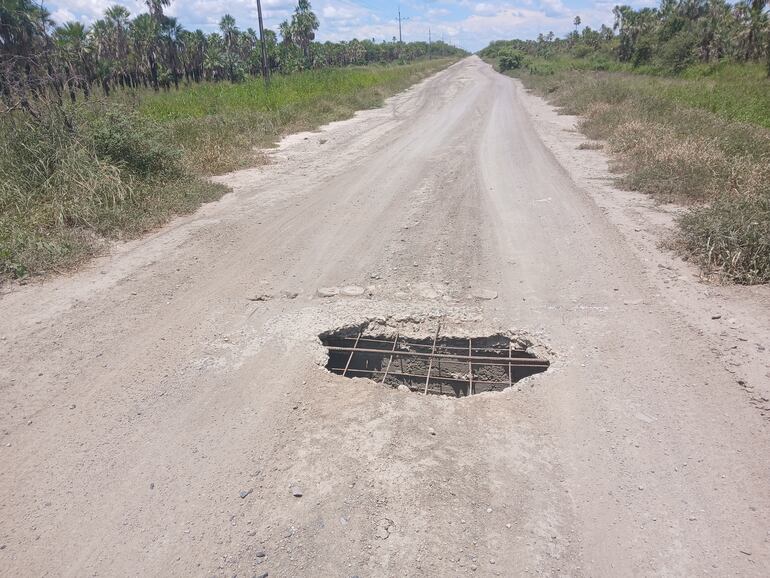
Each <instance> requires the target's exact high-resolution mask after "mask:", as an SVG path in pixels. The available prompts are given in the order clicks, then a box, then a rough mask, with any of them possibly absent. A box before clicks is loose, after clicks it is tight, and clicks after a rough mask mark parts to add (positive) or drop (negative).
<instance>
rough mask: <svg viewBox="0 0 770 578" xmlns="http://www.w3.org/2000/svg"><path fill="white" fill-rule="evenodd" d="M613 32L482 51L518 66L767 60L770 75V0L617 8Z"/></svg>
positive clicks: (686, 0)
mask: <svg viewBox="0 0 770 578" xmlns="http://www.w3.org/2000/svg"><path fill="white" fill-rule="evenodd" d="M613 15H614V17H615V22H614V26H613V27H612V28H610V27H608V26H605V25H602V27H601V28H600V29H599V30H594V29H592V28H590V27H585V28H583V29H582V31H581V30H579V26H580V24H581V21H580V17H576V18H575V22H574V24H575V30H574V31H572V32H570V33H569V34H568V35H567V36H566V37H565V38H556V37H555V35H554V34H553V33H548V34H547V35H543V34H540V35H539V36H538V38H537V40H529V41H522V40H512V41H498V42H493V43H492V44H490V45H489V46H488V47H487V48H485V49H484V51H482V54H484V55H486V56H490V57H498V58H501V59H504V63H501V64H503V67H505V68H517V67H518V66H521V65H522V63H523V58H524V56H526V55H529V56H536V57H541V58H549V57H550V56H553V55H554V54H559V53H561V54H571V55H573V56H577V57H581V58H592V59H595V60H596V61H597V64H600V63H601V60H602V59H612V60H616V61H618V62H622V63H629V64H630V65H633V66H644V65H650V66H657V67H659V68H662V69H665V70H668V71H671V72H675V73H676V72H680V71H681V70H683V69H685V68H687V67H688V66H691V65H693V64H697V63H707V64H713V63H718V62H721V61H733V62H760V61H764V62H765V63H766V66H767V71H768V75H770V17H769V16H768V0H740V1H739V2H736V3H735V4H730V3H728V2H726V1H725V0H662V2H661V4H660V6H659V7H658V8H641V9H639V10H634V9H633V8H631V7H630V6H615V8H614V9H613Z"/></svg>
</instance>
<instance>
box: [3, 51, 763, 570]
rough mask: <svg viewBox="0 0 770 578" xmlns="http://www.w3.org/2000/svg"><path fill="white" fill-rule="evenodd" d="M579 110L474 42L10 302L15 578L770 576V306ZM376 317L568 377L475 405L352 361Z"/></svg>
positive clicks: (7, 431)
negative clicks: (333, 350) (622, 174)
mask: <svg viewBox="0 0 770 578" xmlns="http://www.w3.org/2000/svg"><path fill="white" fill-rule="evenodd" d="M561 122H562V120H560V119H559V118H558V117H557V116H556V115H555V114H554V113H553V111H551V110H550V109H549V108H548V107H547V106H545V105H544V104H543V103H542V102H540V101H538V100H537V99H535V98H534V97H532V96H529V95H527V94H525V93H524V91H523V90H522V89H521V88H520V86H519V85H518V84H516V82H515V81H513V80H512V79H509V78H506V77H503V76H500V75H498V74H496V73H495V72H493V71H492V70H491V69H490V68H489V67H488V66H487V65H485V64H483V63H482V62H481V61H480V60H479V59H477V58H475V57H471V58H468V59H466V60H464V61H462V62H460V63H458V64H456V65H454V66H453V67H451V68H450V69H448V70H446V71H444V72H442V73H440V74H438V75H437V76H435V77H432V78H431V79H428V80H427V81H425V82H423V83H422V84H420V85H418V86H417V87H414V88H413V89H411V90H409V91H407V92H406V93H403V94H401V95H398V96H397V97H395V98H393V99H391V100H389V101H388V103H387V105H386V106H385V107H384V108H383V109H380V110H375V111H368V112H365V113H363V114H360V115H358V116H357V117H356V118H354V119H352V120H350V121H346V122H343V123H337V124H335V125H332V126H330V127H327V128H326V129H324V130H323V131H322V132H320V133H314V134H304V135H295V136H293V137H290V138H288V139H286V140H285V141H284V142H283V143H282V145H281V147H280V148H279V149H278V150H276V151H274V152H273V153H271V155H272V157H273V159H274V163H273V164H272V165H270V166H267V167H261V168H258V169H254V170H248V171H242V172H240V173H236V174H233V175H228V176H226V177H223V178H222V180H224V181H226V182H228V183H230V184H231V185H233V187H234V190H235V192H234V193H233V194H231V195H228V196H227V197H225V198H224V199H223V200H222V201H220V202H218V203H213V204H211V205H208V206H206V207H204V208H203V209H202V210H201V211H199V212H198V213H197V214H196V215H193V216H191V217H187V218H183V219H179V220H177V221H175V222H174V223H172V224H171V225H170V226H169V227H166V228H164V229H163V230H161V231H159V232H157V233H156V234H153V235H151V236H149V237H147V238H145V239H143V240H140V241H136V242H132V243H128V244H126V245H122V246H120V247H117V248H116V249H115V250H114V252H113V253H112V254H111V255H109V256H106V257H104V258H100V259H98V260H97V261H95V262H94V263H92V264H91V265H89V266H88V267H87V268H86V269H85V270H83V271H81V272H79V273H77V274H74V275H71V276H67V277H59V278H56V279H53V280H50V281H48V282H45V283H40V284H31V285H27V286H25V287H13V288H10V289H9V290H8V291H7V292H6V294H5V295H3V296H2V298H0V309H1V310H2V316H1V318H0V412H1V413H0V420H1V421H0V426H2V436H1V439H0V441H1V442H2V445H1V446H0V460H2V468H0V547H2V550H0V574H2V575H3V576H14V577H18V576H91V575H92V576H228V577H230V576H234V575H237V576H239V577H242V576H247V577H248V576H260V575H264V573H266V572H267V573H269V576H271V577H281V576H286V577H289V576H322V577H326V576H329V577H337V576H339V577H345V576H347V577H350V576H360V577H362V578H364V577H369V576H442V577H443V576H460V575H475V576H521V575H559V576H613V577H614V576H653V575H656V576H658V575H660V576H696V575H714V576H726V575H742V576H767V575H768V574H770V533H769V532H770V467H769V466H770V436H768V421H767V417H766V415H765V414H767V413H768V412H767V410H766V409H764V408H763V406H762V403H763V401H762V398H763V396H765V393H764V392H766V390H765V389H762V388H765V387H767V382H768V381H770V380H768V378H767V375H766V374H767V372H770V369H769V368H768V364H770V362H769V361H768V357H767V356H768V353H767V351H766V350H764V349H763V348H764V347H766V346H768V331H770V329H769V328H770V323H767V320H768V319H770V315H769V311H770V307H768V303H769V302H770V300H768V293H767V291H764V290H762V289H754V290H751V291H749V290H743V291H741V290H738V289H731V288H709V287H708V286H706V285H702V284H700V283H698V282H697V280H695V279H694V277H693V274H692V271H691V270H690V269H688V268H687V265H686V264H683V263H679V262H677V261H676V260H674V259H673V258H672V257H671V256H670V255H668V254H667V253H665V252H662V251H660V250H658V249H657V248H656V247H655V242H654V239H655V236H654V235H653V234H652V229H651V227H658V226H662V224H661V222H659V221H655V219H654V218H653V217H652V216H650V215H653V216H654V215H655V214H657V213H654V212H651V211H652V209H650V208H649V207H647V208H645V207H644V206H642V205H643V203H642V201H640V200H639V199H636V200H634V199H635V197H631V196H627V197H622V196H612V195H609V194H606V191H607V190H608V189H607V186H608V185H607V183H606V182H605V181H606V179H604V176H606V175H604V173H603V171H604V167H603V166H600V165H601V163H602V162H604V161H603V160H602V157H601V153H600V152H596V151H576V150H575V145H574V143H579V142H580V136H579V135H578V134H577V133H575V132H574V131H569V130H566V131H565V130H563V127H562V128H560V126H561V125H560V123H561ZM565 126H566V125H565ZM567 128H569V127H567ZM573 141H574V142H573ZM545 143H548V146H546V144H545ZM584 153H586V154H589V153H590V155H594V156H589V157H581V156H580V155H581V154H584ZM573 157H574V158H573ZM580 159H583V160H580ZM585 159H593V161H591V162H589V163H588V164H586V160H585ZM594 162H595V163H599V164H597V165H596V167H595V168H592V167H591V164H592V163H594ZM581 171H582V172H581ZM597 175H599V176H601V177H602V179H604V180H602V182H601V183H600V182H599V180H596V176H597ZM602 175H604V176H602ZM590 178H594V181H593V183H594V184H591V183H592V181H590V180H589V179H590ZM602 191H604V192H602ZM634 203H636V204H634ZM645 211H647V212H646V213H645ZM644 215H648V216H650V217H649V222H648V221H645V219H647V217H645V216H644ZM350 285H355V286H360V287H363V288H365V291H364V292H363V294H361V295H357V296H346V295H343V294H341V293H340V294H338V295H335V296H332V297H321V296H319V294H318V292H317V290H318V288H319V287H345V286H350ZM481 290H486V294H485V295H484V296H486V297H491V296H494V295H493V293H492V292H496V294H497V297H496V298H494V299H478V298H476V297H474V296H473V294H474V293H475V294H480V293H479V292H480V291H481ZM352 292H353V293H356V292H357V291H352ZM258 297H260V298H262V299H263V300H256V301H255V300H252V299H254V298H258ZM712 317H714V318H715V319H712ZM372 319H375V320H379V321H376V323H379V324H380V325H383V326H387V327H390V328H392V329H394V330H404V331H412V332H415V333H420V332H423V333H424V334H425V335H430V334H431V333H432V332H433V331H434V330H435V327H436V325H437V323H439V322H441V323H442V327H443V328H444V329H443V330H444V331H446V332H449V333H451V332H454V333H455V334H458V335H470V336H476V335H489V334H490V333H492V332H496V331H514V332H524V333H526V334H528V335H529V336H530V337H531V339H532V341H533V342H535V343H536V344H539V346H540V347H541V349H542V350H543V351H547V352H548V356H549V358H550V360H551V362H552V365H551V368H550V369H549V371H547V372H546V373H542V374H540V375H537V376H534V377H532V378H529V379H528V380H526V381H524V382H521V383H520V384H519V386H518V387H514V388H512V389H508V390H506V391H504V392H502V393H493V394H482V395H477V396H471V397H468V398H462V399H449V398H444V397H439V396H422V395H418V394H415V393H405V392H402V391H397V390H393V389H390V388H387V387H385V386H381V385H377V384H374V383H372V382H369V381H366V380H361V379H354V380H351V379H347V378H343V377H341V376H338V375H332V374H330V373H328V372H326V371H325V370H324V369H323V368H322V365H323V363H324V360H325V351H324V349H323V347H322V346H321V343H320V342H319V340H318V337H317V336H318V334H319V333H321V332H323V331H326V330H329V329H333V328H336V327H340V326H344V325H346V324H354V323H362V322H365V321H367V320H372ZM739 380H740V381H741V382H742V385H741V384H739V383H738V381H739ZM766 397H767V396H765V399H766ZM434 434H435V435H434ZM292 487H296V488H299V489H301V492H302V494H303V495H302V497H294V496H293V495H292V492H291V491H290V489H291V488H292ZM242 496H243V497H242Z"/></svg>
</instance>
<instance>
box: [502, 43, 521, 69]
mask: <svg viewBox="0 0 770 578" xmlns="http://www.w3.org/2000/svg"><path fill="white" fill-rule="evenodd" d="M524 58H525V54H524V53H523V52H521V51H520V50H514V49H512V48H505V49H502V50H500V51H499V62H500V70H501V71H502V72H505V71H506V70H516V69H518V68H521V65H522V63H523V62H524Z"/></svg>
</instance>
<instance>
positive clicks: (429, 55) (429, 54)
mask: <svg viewBox="0 0 770 578" xmlns="http://www.w3.org/2000/svg"><path fill="white" fill-rule="evenodd" d="M432 58H433V57H432V56H431V53H430V28H428V60H432Z"/></svg>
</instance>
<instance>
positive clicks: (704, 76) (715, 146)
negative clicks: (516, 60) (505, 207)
mask: <svg viewBox="0 0 770 578" xmlns="http://www.w3.org/2000/svg"><path fill="white" fill-rule="evenodd" d="M538 70H539V69H538V68H537V66H534V67H533V68H532V69H530V70H525V69H519V70H516V71H511V72H512V73H513V74H512V75H515V76H517V77H518V78H520V79H521V80H522V81H523V82H524V84H525V86H527V87H528V88H531V89H533V90H534V91H535V92H536V93H539V94H541V95H543V96H545V97H547V98H548V99H549V101H550V102H551V103H553V104H554V105H556V106H559V107H561V109H562V110H563V111H564V112H565V113H567V114H575V115H580V116H582V117H583V121H582V122H581V130H582V131H583V133H584V134H585V135H586V136H587V137H589V138H590V139H592V140H599V141H605V142H606V143H607V147H606V148H607V150H608V151H609V152H610V153H611V155H612V158H613V160H614V163H613V169H614V170H616V171H617V172H618V173H620V174H621V175H622V176H620V177H619V179H618V181H619V184H620V185H621V186H624V187H626V188H629V189H632V190H638V191H642V192H645V193H649V194H651V195H653V196H654V197H655V198H656V199H657V200H659V201H661V202H676V203H680V204H683V205H686V206H688V207H689V209H688V211H687V212H686V213H685V214H684V216H683V217H682V218H681V219H680V220H679V228H678V232H677V235H676V238H675V239H674V240H672V241H670V245H671V246H672V247H673V248H675V249H676V250H677V251H679V252H680V253H681V254H682V255H683V256H684V257H686V258H689V259H692V260H694V261H696V262H697V263H698V264H699V265H700V266H701V268H702V270H703V271H704V273H705V274H706V275H707V276H710V277H716V278H719V279H721V280H724V281H732V282H736V283H744V284H755V283H767V282H770V128H769V127H770V81H768V80H767V79H766V78H764V77H763V76H762V74H763V73H762V71H761V70H760V68H759V67H755V66H751V65H749V66H737V65H732V66H725V65H721V66H719V67H712V68H706V67H701V68H694V69H690V70H687V71H685V72H684V73H683V74H682V75H680V76H679V77H677V78H668V77H659V76H650V75H641V74H630V73H628V72H607V71H598V72H597V71H594V70H590V69H582V70H575V69H574V68H570V64H569V62H566V63H565V62H563V61H562V62H561V64H560V65H559V67H558V68H557V69H551V70H549V72H548V73H547V74H541V73H540V72H538Z"/></svg>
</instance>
